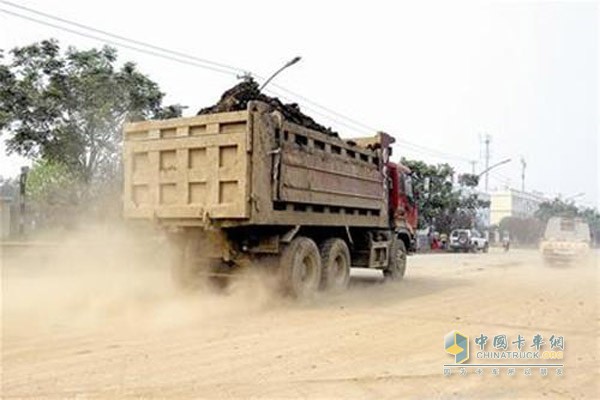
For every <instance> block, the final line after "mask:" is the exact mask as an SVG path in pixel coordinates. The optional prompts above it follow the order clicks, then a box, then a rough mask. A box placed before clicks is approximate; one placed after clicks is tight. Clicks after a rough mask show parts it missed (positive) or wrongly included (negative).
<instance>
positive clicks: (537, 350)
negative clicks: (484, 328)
mask: <svg viewBox="0 0 600 400" xmlns="http://www.w3.org/2000/svg"><path fill="white" fill-rule="evenodd" d="M470 341H471V339H470V338H469V336H467V335H464V334H462V333H460V332H459V331H451V332H449V333H448V334H446V336H444V350H445V351H446V353H448V354H451V355H452V356H454V364H444V375H446V376H450V375H452V371H453V369H458V372H459V374H460V375H467V374H468V371H469V370H468V368H475V370H474V372H475V373H476V374H478V375H483V373H484V369H485V368H491V373H492V375H500V373H501V372H502V370H503V369H505V370H506V374H507V375H515V374H516V373H517V370H521V369H522V370H523V374H524V375H533V373H534V371H538V370H539V374H540V375H542V376H546V375H548V373H549V369H550V370H553V372H554V373H555V374H556V375H559V376H560V375H563V367H564V364H562V363H554V362H550V363H549V362H548V360H562V359H563V358H564V350H565V339H564V337H563V336H558V335H556V334H551V335H542V334H540V333H536V334H535V335H532V336H529V337H526V336H524V335H521V334H517V335H512V336H509V335H507V334H504V333H499V334H496V335H493V336H488V335H486V334H484V333H480V334H479V336H477V337H475V338H474V344H475V345H474V346H473V347H474V349H475V351H473V352H471V350H470Z"/></svg>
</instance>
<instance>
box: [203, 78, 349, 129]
mask: <svg viewBox="0 0 600 400" xmlns="http://www.w3.org/2000/svg"><path fill="white" fill-rule="evenodd" d="M253 100H258V101H262V102H264V103H267V104H269V105H270V106H271V107H272V108H273V109H274V110H277V111H279V112H280V113H281V114H283V116H284V117H285V119H286V120H287V121H290V122H293V123H295V124H298V125H301V126H304V127H306V128H308V129H312V130H315V131H318V132H322V133H324V134H326V135H329V136H335V137H338V134H337V132H334V131H333V130H331V128H328V127H325V126H323V125H321V124H319V123H317V122H316V121H315V120H314V119H312V118H311V117H309V116H308V115H306V114H304V113H302V111H300V107H299V106H298V104H296V103H289V104H284V103H283V102H282V101H281V100H279V99H278V98H276V97H269V96H267V95H265V94H263V93H261V92H260V90H259V86H258V83H257V82H256V81H255V80H254V79H252V78H248V79H244V80H243V81H242V82H240V83H238V84H237V85H235V86H234V87H232V88H231V89H229V90H227V91H225V93H223V95H222V96H221V99H220V100H219V101H218V102H217V104H215V105H213V106H210V107H206V108H203V109H201V110H200V111H198V114H197V115H204V114H212V113H220V112H228V111H241V110H245V109H246V108H247V107H248V102H250V101H253Z"/></svg>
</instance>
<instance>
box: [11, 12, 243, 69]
mask: <svg viewBox="0 0 600 400" xmlns="http://www.w3.org/2000/svg"><path fill="white" fill-rule="evenodd" d="M0 3H3V4H6V5H9V6H11V7H15V8H18V9H21V10H24V11H27V12H30V13H33V14H37V15H39V16H42V17H45V18H49V19H52V20H55V21H59V22H62V23H65V24H68V25H72V26H75V27H78V28H82V29H85V30H88V31H92V32H95V33H99V34H101V35H105V36H108V37H112V38H114V39H118V40H122V41H126V42H130V43H134V44H136V45H140V46H144V47H148V48H151V49H154V50H158V51H162V52H164V53H168V54H172V55H174V56H178V57H184V58H189V59H192V60H194V61H198V62H200V63H205V64H209V65H212V66H213V67H216V68H220V69H226V70H231V72H233V73H236V74H237V73H243V72H245V71H244V70H243V69H241V68H237V67H234V66H231V65H227V64H224V63H220V62H216V61H212V60H208V59H205V58H200V57H195V56H192V55H189V54H187V53H183V52H179V51H174V50H170V49H167V48H164V47H160V46H156V45H153V44H151V43H147V42H143V41H140V40H136V39H131V38H128V37H125V36H121V35H117V34H114V33H111V32H108V31H105V30H102V29H98V28H94V27H92V26H89V25H85V24H81V23H79V22H75V21H71V20H68V19H66V18H61V17H59V16H56V15H52V14H48V13H45V12H43V11H38V10H35V9H33V8H29V7H25V6H22V5H20V4H15V3H13V2H10V1H6V0H0Z"/></svg>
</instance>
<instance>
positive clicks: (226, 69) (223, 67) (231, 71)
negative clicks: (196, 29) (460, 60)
mask: <svg viewBox="0 0 600 400" xmlns="http://www.w3.org/2000/svg"><path fill="white" fill-rule="evenodd" d="M0 3H3V4H5V5H8V6H11V7H14V8H18V9H21V10H24V11H27V12H30V13H33V14H36V15H39V16H42V17H44V18H48V19H51V20H54V21H58V22H61V23H64V24H68V25H71V26H75V27H77V28H81V29H84V30H87V31H91V32H95V33H98V34H100V35H104V36H108V37H111V38H114V39H118V40H119V42H116V41H114V40H110V39H106V38H103V37H99V36H97V35H92V34H89V33H85V32H81V31H79V30H75V29H71V28H68V27H65V26H61V25H57V24H54V23H51V22H48V21H44V20H40V19H38V18H34V17H31V16H27V15H23V14H20V13H16V12H14V11H9V10H6V9H0V12H3V13H6V14H9V15H11V16H14V17H18V18H22V19H25V20H29V21H32V22H35V23H38V24H42V25H46V26H49V27H52V28H55V29H60V30H63V31H66V32H69V33H72V34H75V35H78V36H82V37H86V38H89V39H93V40H99V41H101V42H104V43H108V44H111V45H114V46H119V47H123V48H126V49H129V50H133V51H136V52H139V53H143V54H148V55H152V56H155V57H160V58H163V59H167V60H170V61H174V62H178V63H181V64H185V65H190V66H194V67H199V68H204V69H207V70H211V71H214V72H219V73H223V74H228V75H234V76H237V75H238V74H239V73H246V72H248V71H247V70H245V69H242V68H238V67H235V66H231V65H228V64H224V63H220V62H216V61H212V60H208V59H204V58H200V57H195V56H192V55H190V54H187V53H183V52H180V51H174V50H170V49H167V48H165V47H160V46H156V45H153V44H150V43H147V42H143V41H139V40H136V39H131V38H128V37H125V36H122V35H117V34H113V33H111V32H108V31H105V30H102V29H97V28H94V27H91V26H89V25H85V24H81V23H78V22H75V21H71V20H68V19H65V18H62V17H58V16H55V15H52V14H49V13H45V12H42V11H38V10H35V9H32V8H28V7H25V6H21V5H19V4H15V3H13V2H10V1H6V0H0ZM123 41H125V42H128V43H133V44H135V45H136V46H132V45H129V44H125V43H122V42H123ZM138 46H142V47H147V48H150V49H153V50H156V51H151V50H147V49H143V48H140V47H138ZM157 51H158V52H157ZM159 52H162V53H166V54H170V55H171V56H169V55H166V54H161V53H159ZM173 56H176V57H173ZM180 57H183V58H184V59H182V58H180ZM185 59H190V60H194V62H190V61H187V60H185ZM252 75H254V76H255V77H256V78H259V79H263V78H262V77H261V76H260V75H258V74H252ZM273 87H276V88H277V89H279V90H281V91H283V92H285V93H288V94H289V95H291V96H294V97H296V98H299V99H301V100H302V101H303V102H304V103H307V104H310V105H312V106H313V107H315V108H318V109H321V110H323V111H325V113H323V112H319V111H317V110H315V108H313V107H309V106H306V105H304V104H303V107H304V108H306V109H308V110H311V111H312V112H313V113H315V114H318V115H320V116H322V117H325V118H327V119H328V120H330V121H332V122H335V123H337V124H339V125H341V126H345V127H347V128H349V129H352V130H354V131H362V132H364V130H366V131H369V133H372V132H376V131H378V129H376V128H373V127H371V126H369V125H366V124H364V123H362V122H360V121H357V120H356V119H353V118H350V117H348V116H346V115H344V114H341V113H339V112H337V111H335V110H332V109H330V108H328V107H325V106H323V105H321V104H318V103H316V102H314V101H312V100H310V99H309V98H307V97H305V96H302V95H300V94H298V93H295V92H293V91H291V90H288V89H286V88H284V87H282V86H280V85H277V84H273ZM269 92H272V93H275V94H276V95H277V96H279V97H282V98H286V99H287V100H288V101H291V99H290V98H289V97H286V96H283V95H281V94H280V93H276V92H274V91H269ZM326 113H329V114H331V115H334V116H336V117H338V118H341V119H343V120H345V121H348V123H344V122H342V121H340V120H339V119H338V118H332V117H331V116H329V115H327V114H326ZM357 127H359V128H360V129H357ZM397 140H398V142H401V143H402V144H403V145H405V146H407V147H412V148H413V149H414V150H415V151H417V152H421V154H429V155H434V156H436V157H440V158H445V159H453V160H460V161H463V162H471V160H470V159H468V158H465V157H462V156H459V155H455V154H450V153H446V152H442V151H440V150H437V149H433V148H428V147H426V146H422V145H419V144H416V143H412V142H410V141H408V140H405V139H400V138H397Z"/></svg>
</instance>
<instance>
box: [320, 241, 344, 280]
mask: <svg viewBox="0 0 600 400" xmlns="http://www.w3.org/2000/svg"><path fill="white" fill-rule="evenodd" d="M320 253H321V260H322V264H323V276H322V281H321V286H322V287H323V288H325V289H327V290H334V291H341V290H344V289H345V288H346V287H347V286H348V282H349V281H350V250H348V245H347V244H346V242H344V241H343V240H342V239H338V238H332V239H327V240H326V241H325V242H323V243H322V244H321V248H320Z"/></svg>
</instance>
